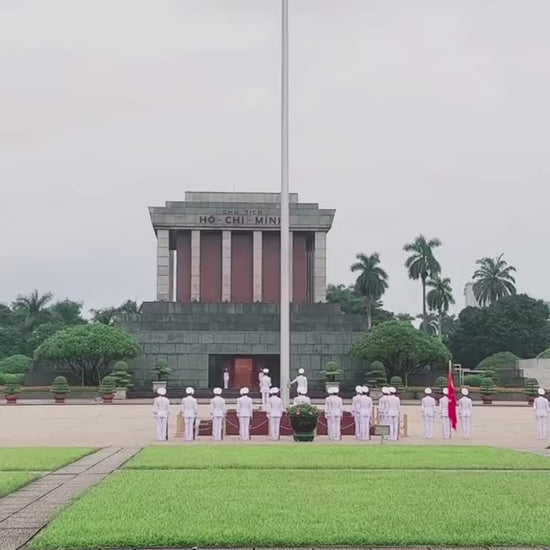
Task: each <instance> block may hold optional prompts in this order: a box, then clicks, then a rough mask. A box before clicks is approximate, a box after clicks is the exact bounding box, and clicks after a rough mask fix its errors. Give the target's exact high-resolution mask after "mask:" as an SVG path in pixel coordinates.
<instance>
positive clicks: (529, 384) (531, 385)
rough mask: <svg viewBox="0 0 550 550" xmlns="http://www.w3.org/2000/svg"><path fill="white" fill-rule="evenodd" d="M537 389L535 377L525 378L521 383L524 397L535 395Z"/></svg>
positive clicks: (537, 384)
mask: <svg viewBox="0 0 550 550" xmlns="http://www.w3.org/2000/svg"><path fill="white" fill-rule="evenodd" d="M538 391H539V383H538V381H537V379H536V378H526V379H525V382H524V383H523V393H524V394H525V397H536V396H537V395H538Z"/></svg>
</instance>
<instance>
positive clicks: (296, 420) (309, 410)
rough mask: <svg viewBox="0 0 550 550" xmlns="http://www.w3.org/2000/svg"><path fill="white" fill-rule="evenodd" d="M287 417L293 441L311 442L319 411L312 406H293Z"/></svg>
mask: <svg viewBox="0 0 550 550" xmlns="http://www.w3.org/2000/svg"><path fill="white" fill-rule="evenodd" d="M287 415H288V418H289V420H290V425H291V426H292V429H293V430H294V441H313V439H314V437H315V428H316V427H317V421H318V420H319V409H318V408H317V407H314V406H313V405H294V406H292V407H289V408H288V410H287Z"/></svg>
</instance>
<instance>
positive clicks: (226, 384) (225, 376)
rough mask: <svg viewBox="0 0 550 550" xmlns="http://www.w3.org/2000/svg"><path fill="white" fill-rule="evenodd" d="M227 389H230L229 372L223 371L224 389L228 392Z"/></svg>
mask: <svg viewBox="0 0 550 550" xmlns="http://www.w3.org/2000/svg"><path fill="white" fill-rule="evenodd" d="M227 388H229V371H228V370H227V369H223V389H224V390H226V389H227Z"/></svg>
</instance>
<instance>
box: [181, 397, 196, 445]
mask: <svg viewBox="0 0 550 550" xmlns="http://www.w3.org/2000/svg"><path fill="white" fill-rule="evenodd" d="M185 393H186V394H187V397H184V398H183V399H182V400H181V416H182V417H183V422H184V424H185V436H184V440H185V441H193V439H195V422H196V420H197V414H198V412H199V407H198V404H197V400H196V399H195V398H194V397H193V394H194V393H195V390H194V389H193V388H191V387H189V388H185Z"/></svg>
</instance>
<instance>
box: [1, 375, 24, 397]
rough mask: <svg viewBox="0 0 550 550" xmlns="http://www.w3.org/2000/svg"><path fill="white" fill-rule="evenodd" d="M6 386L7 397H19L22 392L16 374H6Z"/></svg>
mask: <svg viewBox="0 0 550 550" xmlns="http://www.w3.org/2000/svg"><path fill="white" fill-rule="evenodd" d="M4 384H5V388H4V393H5V394H6V395H17V394H18V393H19V392H20V391H21V386H20V385H19V381H18V379H17V375H16V374H5V375H4Z"/></svg>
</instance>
